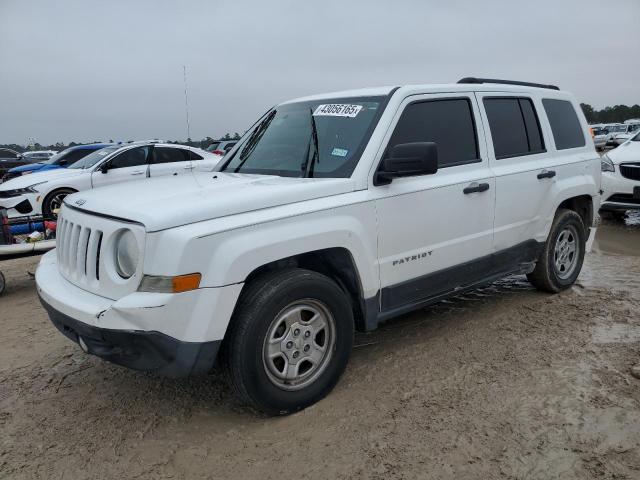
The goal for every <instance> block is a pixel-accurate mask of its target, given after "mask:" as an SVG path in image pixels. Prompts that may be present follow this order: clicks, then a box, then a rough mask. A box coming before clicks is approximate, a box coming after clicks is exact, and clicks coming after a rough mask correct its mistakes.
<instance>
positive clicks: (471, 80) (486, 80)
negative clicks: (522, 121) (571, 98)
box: [458, 77, 560, 90]
mask: <svg viewBox="0 0 640 480" xmlns="http://www.w3.org/2000/svg"><path fill="white" fill-rule="evenodd" d="M458 83H500V84H504V85H523V86H525V87H536V88H548V89H550V90H560V89H559V88H558V87H556V86H555V85H544V84H542V83H532V82H518V81H517V80H499V79H497V78H476V77H464V78H461V79H460V80H458Z"/></svg>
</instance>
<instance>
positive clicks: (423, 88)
mask: <svg viewBox="0 0 640 480" xmlns="http://www.w3.org/2000/svg"><path fill="white" fill-rule="evenodd" d="M396 88H397V89H398V90H399V91H402V92H404V93H408V94H420V93H456V92H497V91H499V92H513V93H525V92H531V91H536V92H544V93H545V95H549V96H551V97H556V96H558V93H566V92H563V91H562V90H553V89H549V88H542V87H535V86H529V85H508V84H503V83H440V84H423V85H419V84H418V85H403V86H400V87H390V86H385V87H368V88H360V89H357V90H343V91H338V92H329V93H321V94H317V95H310V96H307V97H300V98H295V99H293V100H288V101H286V102H283V104H286V103H293V102H306V101H313V100H324V99H331V98H350V97H376V96H385V95H388V94H389V93H391V91H393V90H394V89H396Z"/></svg>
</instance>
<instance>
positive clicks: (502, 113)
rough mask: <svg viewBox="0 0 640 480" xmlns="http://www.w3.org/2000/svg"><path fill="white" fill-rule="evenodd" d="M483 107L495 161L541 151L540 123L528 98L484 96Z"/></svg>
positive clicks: (542, 145)
mask: <svg viewBox="0 0 640 480" xmlns="http://www.w3.org/2000/svg"><path fill="white" fill-rule="evenodd" d="M483 104H484V109H485V111H486V113H487V118H488V120H489V128H490V130H491V139H492V141H493V150H494V152H495V156H496V158H497V159H503V158H511V157H520V156H523V155H531V154H534V153H541V152H544V151H545V149H544V140H543V138H542V132H541V130H540V122H539V121H538V116H537V114H536V111H535V108H534V106H533V102H532V101H531V99H530V98H519V97H485V98H484V99H483Z"/></svg>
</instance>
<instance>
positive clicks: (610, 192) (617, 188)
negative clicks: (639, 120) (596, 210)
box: [600, 132, 640, 217]
mask: <svg viewBox="0 0 640 480" xmlns="http://www.w3.org/2000/svg"><path fill="white" fill-rule="evenodd" d="M601 165H602V190H603V194H602V200H603V202H602V205H601V207H600V210H601V211H604V212H609V213H611V214H613V215H614V216H618V217H621V216H624V214H625V213H626V211H627V210H640V132H638V133H636V134H635V136H633V137H632V138H631V139H629V140H627V141H626V142H625V143H623V144H622V145H620V146H619V147H618V148H616V149H614V150H611V151H610V152H608V153H606V154H604V155H603V156H602V158H601Z"/></svg>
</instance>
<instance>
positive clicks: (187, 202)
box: [36, 78, 600, 415]
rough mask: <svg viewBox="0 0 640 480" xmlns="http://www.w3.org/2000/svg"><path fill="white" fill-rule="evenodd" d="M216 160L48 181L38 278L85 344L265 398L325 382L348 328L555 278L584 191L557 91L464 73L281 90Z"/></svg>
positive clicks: (580, 119) (595, 198)
mask: <svg viewBox="0 0 640 480" xmlns="http://www.w3.org/2000/svg"><path fill="white" fill-rule="evenodd" d="M87 158H89V157H87ZM215 170H216V171H215V175H212V174H207V175H194V176H192V177H187V176H184V177H182V178H179V179H176V180H175V181H172V179H170V178H159V179H151V180H149V181H147V182H139V183H136V184H133V183H132V184H123V185H114V186H110V187H106V188H103V189H97V190H95V191H91V192H84V193H78V194H75V195H73V196H70V197H68V198H66V199H65V200H64V205H63V207H62V209H61V211H60V217H59V219H58V225H59V226H58V237H57V242H58V248H57V249H56V252H57V253H56V252H50V253H48V254H47V255H45V256H44V257H43V258H42V261H41V262H40V265H39V266H38V269H37V272H36V283H37V289H38V294H39V296H40V299H41V301H42V304H43V305H44V307H45V309H46V310H47V312H48V314H49V317H50V318H51V320H52V322H53V323H54V325H55V326H56V327H57V328H58V329H59V330H60V332H61V333H62V334H64V335H65V336H67V337H68V338H69V339H70V340H72V341H74V342H76V343H78V344H79V345H80V347H81V348H82V349H83V350H84V351H85V352H87V353H90V354H94V355H97V356H100V357H102V358H103V359H105V360H108V361H111V362H114V363H117V364H120V365H124V366H128V367H130V368H134V369H139V370H150V371H153V372H155V373H157V374H165V375H170V376H186V375H196V374H206V373H208V372H209V371H210V369H211V368H212V367H213V365H214V364H215V363H216V361H217V360H219V362H220V365H221V366H222V367H223V368H224V369H225V371H226V374H227V377H228V378H229V379H230V382H231V384H232V388H233V391H234V392H235V393H236V394H237V395H238V397H239V398H240V399H241V400H242V401H243V402H246V403H247V404H249V405H251V406H253V407H254V408H256V409H259V410H262V411H264V412H266V413H268V414H272V415H282V414H287V413H291V412H295V411H297V410H300V409H302V408H304V407H307V406H309V405H311V404H313V403H314V402H317V401H318V400H320V399H321V398H323V397H324V396H325V395H327V394H328V393H329V392H330V391H331V390H332V388H333V387H334V386H335V385H336V383H337V382H338V380H339V378H340V375H341V374H342V373H343V372H344V370H345V367H346V365H347V362H348V359H349V356H350V354H351V348H352V346H353V340H354V330H356V329H358V330H365V331H367V330H373V329H375V328H377V327H378V325H379V323H381V322H384V321H385V320H388V319H389V318H392V317H395V316H398V315H401V314H403V313H406V312H408V311H411V310H415V309H419V308H423V307H424V306H426V305H429V304H432V303H435V302H438V301H440V300H442V299H444V298H448V297H450V296H453V295H460V294H462V293H463V292H465V291H468V290H471V289H474V288H477V287H478V286H479V285H484V284H486V283H488V282H492V281H495V280H497V279H498V278H501V277H503V276H506V275H510V274H527V278H528V279H529V281H530V282H531V283H532V284H533V285H534V286H536V287H537V288H538V289H540V290H543V291H546V292H554V293H555V292H559V291H561V290H565V289H568V288H570V287H571V286H572V285H573V284H574V282H575V280H576V278H577V277H578V275H579V274H580V270H581V267H582V262H583V259H584V255H585V251H586V241H587V238H588V237H590V236H592V235H593V234H594V233H595V228H594V227H595V218H596V215H597V211H598V207H599V203H600V195H599V190H600V157H599V155H598V154H597V153H596V151H595V150H594V147H593V143H592V142H591V136H590V134H589V132H588V126H587V123H586V121H585V118H584V115H583V114H582V110H581V108H580V105H579V104H578V102H577V101H576V100H575V98H573V96H572V95H570V94H568V93H567V92H562V91H559V90H558V88H557V87H554V86H547V85H536V84H531V83H523V82H509V81H498V80H483V79H477V78H465V79H462V80H461V81H460V82H458V83H457V84H451V85H410V86H404V87H380V88H368V89H362V90H355V91H347V92H334V93H329V94H323V95H314V96H311V97H305V98H299V99H296V100H291V101H289V102H285V103H283V104H280V105H277V106H276V107H274V108H272V109H270V110H269V111H268V112H267V113H266V114H265V115H264V116H262V117H261V118H260V119H259V120H258V121H257V122H256V123H255V125H254V126H253V127H252V128H251V129H250V130H249V131H248V132H247V133H246V134H245V135H244V137H243V138H242V139H241V140H240V143H239V144H238V145H236V147H235V148H234V149H233V150H231V152H229V154H227V155H226V156H225V157H224V159H223V160H222V162H221V165H220V166H219V167H217V168H216V169H215ZM92 176H97V177H100V173H99V172H98V173H94V174H92ZM569 301H573V300H571V299H569ZM558 302H562V299H559V300H558ZM486 348H491V344H490V343H487V345H486ZM398 381H401V379H399V380H398Z"/></svg>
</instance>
